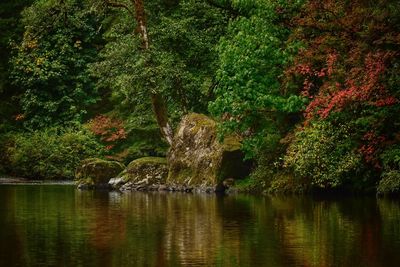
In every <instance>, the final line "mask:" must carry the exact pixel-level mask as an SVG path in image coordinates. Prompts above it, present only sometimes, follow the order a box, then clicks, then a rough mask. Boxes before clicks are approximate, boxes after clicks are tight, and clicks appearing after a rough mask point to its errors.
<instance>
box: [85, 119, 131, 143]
mask: <svg viewBox="0 0 400 267" xmlns="http://www.w3.org/2000/svg"><path fill="white" fill-rule="evenodd" d="M89 129H90V130H91V131H92V132H93V133H94V134H95V135H97V136H99V137H100V140H101V141H103V142H104V143H106V144H107V145H106V149H107V150H111V149H112V148H113V147H114V145H115V143H116V142H118V141H120V140H123V139H126V137H127V133H126V131H125V128H124V124H123V121H122V120H119V119H116V118H112V117H109V116H105V115H97V116H96V117H95V118H93V119H92V120H90V121H89Z"/></svg>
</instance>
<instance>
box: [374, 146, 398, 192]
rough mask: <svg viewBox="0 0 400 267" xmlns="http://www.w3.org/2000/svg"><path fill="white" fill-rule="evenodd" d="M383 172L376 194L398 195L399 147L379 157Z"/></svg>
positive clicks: (394, 147)
mask: <svg viewBox="0 0 400 267" xmlns="http://www.w3.org/2000/svg"><path fill="white" fill-rule="evenodd" d="M381 159H382V163H383V172H382V175H381V180H380V182H379V185H378V190H377V192H378V194H393V193H400V146H399V145H397V146H393V147H391V148H389V149H387V150H386V151H385V152H383V153H382V155H381Z"/></svg>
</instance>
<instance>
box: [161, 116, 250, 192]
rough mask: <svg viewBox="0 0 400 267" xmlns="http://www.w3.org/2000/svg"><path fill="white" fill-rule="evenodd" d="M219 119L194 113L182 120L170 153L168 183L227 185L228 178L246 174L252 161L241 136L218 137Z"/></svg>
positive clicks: (219, 187)
mask: <svg viewBox="0 0 400 267" xmlns="http://www.w3.org/2000/svg"><path fill="white" fill-rule="evenodd" d="M216 128H217V123H216V122H215V121H214V120H212V119H210V118H208V117H207V116H205V115H202V114H196V113H191V114H188V115H186V116H185V117H183V119H182V121H181V122H180V124H179V126H178V129H177V131H176V134H175V136H174V140H173V144H172V146H171V148H170V151H169V153H168V164H169V174H168V179H167V183H168V185H178V186H182V185H184V186H189V187H190V186H193V187H204V188H210V187H211V188H214V189H215V190H220V189H223V181H224V180H225V179H229V178H233V179H240V178H244V177H246V176H247V175H248V174H249V171H250V166H249V165H250V164H249V163H248V162H244V161H243V158H244V155H243V153H242V151H241V150H240V147H241V143H240V139H239V138H237V137H235V136H230V137H227V138H225V140H224V142H223V143H220V142H219V141H218V139H217V131H216Z"/></svg>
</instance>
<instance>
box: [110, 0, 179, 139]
mask: <svg viewBox="0 0 400 267" xmlns="http://www.w3.org/2000/svg"><path fill="white" fill-rule="evenodd" d="M131 2H132V5H133V6H134V7H135V12H132V10H131V9H130V8H129V7H128V6H127V5H126V4H124V3H119V2H113V1H107V4H108V5H109V6H112V7H121V8H125V9H127V10H128V11H129V13H131V14H132V15H133V16H134V18H135V20H136V23H137V27H136V32H138V33H139V34H140V37H141V39H142V49H143V51H147V50H149V48H150V45H149V36H148V34H147V24H146V13H145V9H144V1H143V0H131ZM151 104H152V107H153V112H154V114H155V116H156V120H157V124H158V127H159V128H160V131H161V134H162V136H163V137H164V138H165V140H166V141H167V142H168V144H169V145H171V144H172V139H173V137H174V133H173V130H172V127H171V125H170V123H169V122H168V108H167V104H166V102H165V100H164V98H163V97H162V95H161V94H159V93H157V92H155V91H152V92H151Z"/></svg>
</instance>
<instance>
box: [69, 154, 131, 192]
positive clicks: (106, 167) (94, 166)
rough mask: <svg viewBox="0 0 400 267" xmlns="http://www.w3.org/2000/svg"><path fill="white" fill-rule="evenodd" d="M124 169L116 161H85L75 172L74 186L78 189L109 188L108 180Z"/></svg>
mask: <svg viewBox="0 0 400 267" xmlns="http://www.w3.org/2000/svg"><path fill="white" fill-rule="evenodd" d="M124 168H125V166H124V165H123V164H121V163H119V162H117V161H108V160H103V159H97V158H90V159H85V160H83V161H82V162H81V164H80V165H79V166H78V168H77V169H76V171H75V184H76V185H77V186H78V188H80V189H93V188H109V185H108V181H109V180H110V178H112V177H115V176H117V175H118V174H119V173H120V172H121V171H123V170H124Z"/></svg>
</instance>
